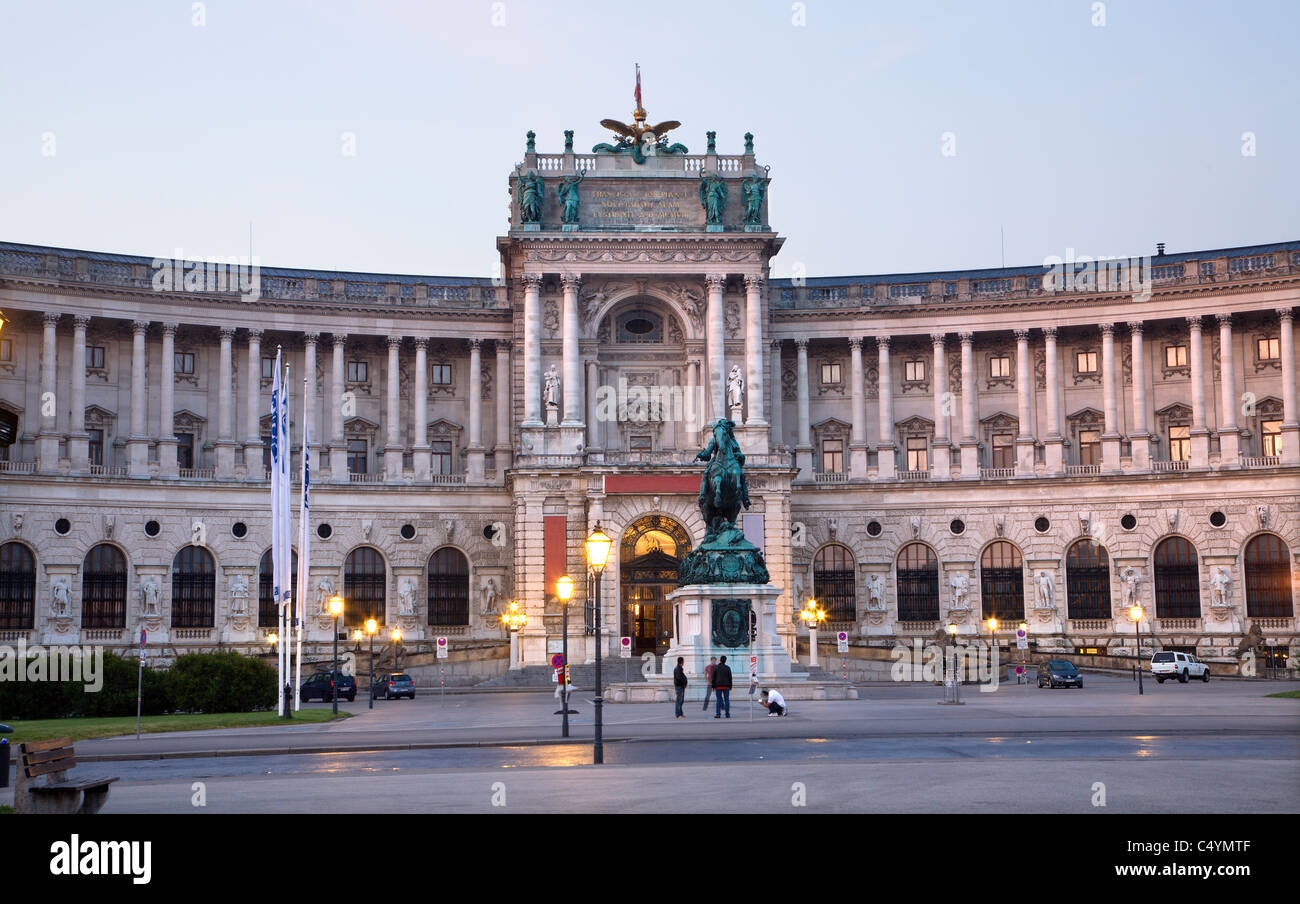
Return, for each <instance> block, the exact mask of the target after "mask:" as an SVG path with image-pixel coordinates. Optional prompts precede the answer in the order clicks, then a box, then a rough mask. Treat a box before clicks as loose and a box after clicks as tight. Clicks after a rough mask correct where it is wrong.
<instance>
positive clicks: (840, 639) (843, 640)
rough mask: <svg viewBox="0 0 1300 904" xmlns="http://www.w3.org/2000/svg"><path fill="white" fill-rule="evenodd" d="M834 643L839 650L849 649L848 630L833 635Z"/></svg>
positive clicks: (846, 650)
mask: <svg viewBox="0 0 1300 904" xmlns="http://www.w3.org/2000/svg"><path fill="white" fill-rule="evenodd" d="M835 643H836V645H838V647H839V652H841V653H847V652H848V651H849V632H848V631H840V632H839V633H838V634H836V635H835Z"/></svg>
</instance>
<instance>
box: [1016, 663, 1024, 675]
mask: <svg viewBox="0 0 1300 904" xmlns="http://www.w3.org/2000/svg"><path fill="white" fill-rule="evenodd" d="M1024 673H1025V667H1024V666H1023V665H1018V666H1016V674H1017V675H1023V674H1024Z"/></svg>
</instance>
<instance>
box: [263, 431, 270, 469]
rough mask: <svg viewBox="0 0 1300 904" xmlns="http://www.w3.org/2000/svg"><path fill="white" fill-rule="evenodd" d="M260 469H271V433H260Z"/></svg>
mask: <svg viewBox="0 0 1300 904" xmlns="http://www.w3.org/2000/svg"><path fill="white" fill-rule="evenodd" d="M262 469H263V470H266V471H269V470H271V434H269V433H264V434H262Z"/></svg>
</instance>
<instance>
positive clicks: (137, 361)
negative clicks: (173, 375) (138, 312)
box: [126, 320, 149, 477]
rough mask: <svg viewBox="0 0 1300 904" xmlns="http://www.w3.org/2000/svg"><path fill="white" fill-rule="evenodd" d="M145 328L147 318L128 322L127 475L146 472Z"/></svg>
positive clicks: (147, 453) (147, 469)
mask: <svg viewBox="0 0 1300 904" xmlns="http://www.w3.org/2000/svg"><path fill="white" fill-rule="evenodd" d="M148 329H149V321H147V320H137V321H135V322H134V323H132V324H131V432H130V433H129V434H128V435H127V438H126V451H127V464H128V471H127V473H128V474H129V475H130V476H131V477H148V476H149V437H148V435H147V434H146V433H145V430H146V429H147V428H146V426H145V411H146V410H147V408H146V407H145V406H146V404H147V402H148V398H149V397H148V390H147V389H146V388H145V382H144V370H145V363H146V359H145V347H144V339H145V332H146V331H147V330H148Z"/></svg>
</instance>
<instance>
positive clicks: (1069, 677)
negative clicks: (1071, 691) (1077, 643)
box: [1038, 659, 1083, 687]
mask: <svg viewBox="0 0 1300 904" xmlns="http://www.w3.org/2000/svg"><path fill="white" fill-rule="evenodd" d="M1045 684H1047V685H1050V686H1052V687H1071V686H1073V687H1083V675H1082V674H1081V673H1080V672H1079V670H1078V669H1077V668H1075V665H1074V663H1073V662H1070V660H1068V659H1049V660H1048V661H1047V662H1045V663H1043V664H1042V665H1040V666H1039V667H1038V686H1039V687H1042V686H1043V685H1045Z"/></svg>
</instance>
